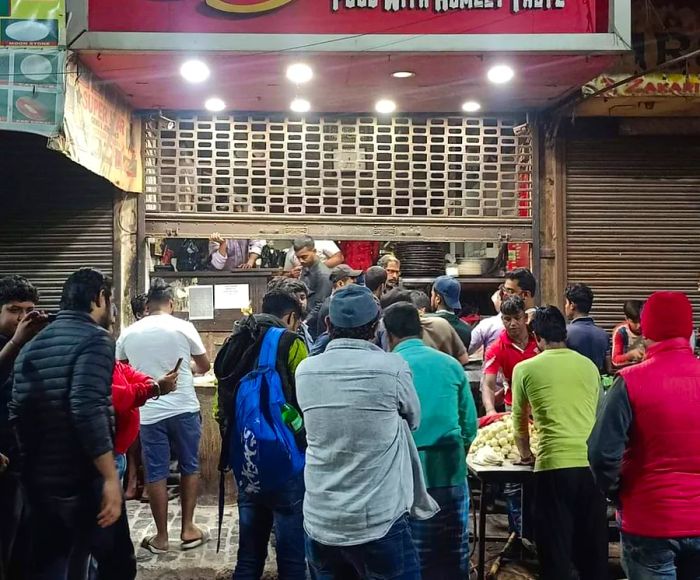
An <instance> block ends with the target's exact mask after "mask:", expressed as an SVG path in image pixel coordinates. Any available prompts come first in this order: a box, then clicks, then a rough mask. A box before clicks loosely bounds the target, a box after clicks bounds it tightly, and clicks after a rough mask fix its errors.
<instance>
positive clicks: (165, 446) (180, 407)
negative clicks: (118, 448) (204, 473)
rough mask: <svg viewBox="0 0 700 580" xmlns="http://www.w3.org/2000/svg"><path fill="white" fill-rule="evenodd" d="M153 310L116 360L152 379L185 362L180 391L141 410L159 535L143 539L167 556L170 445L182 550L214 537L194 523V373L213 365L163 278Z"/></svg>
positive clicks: (121, 345) (197, 423) (198, 427)
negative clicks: (177, 311) (175, 462)
mask: <svg viewBox="0 0 700 580" xmlns="http://www.w3.org/2000/svg"><path fill="white" fill-rule="evenodd" d="M148 310H149V316H147V317H146V318H143V319H141V320H139V321H138V322H136V323H134V324H133V325H131V326H130V327H128V328H127V329H126V330H124V332H123V333H122V335H121V336H120V337H119V341H118V342H117V359H118V360H121V361H128V363H129V364H130V365H131V366H133V367H134V368H135V369H137V370H139V371H141V372H142V373H144V374H147V375H149V376H152V377H159V376H162V375H163V374H165V373H166V372H167V371H168V369H173V368H175V367H176V366H177V364H178V361H180V360H181V364H180V367H179V376H178V381H177V390H176V391H174V392H173V393H170V394H168V395H167V396H163V397H156V398H155V399H151V400H149V401H148V402H147V403H146V405H145V406H144V407H142V409H141V446H142V448H143V463H144V469H145V479H146V487H147V489H148V495H149V498H150V503H151V511H152V513H153V518H154V520H155V522H156V529H157V532H158V533H157V534H156V535H155V536H150V537H146V538H144V540H143V543H142V546H143V547H144V548H146V549H147V550H149V551H150V552H152V553H154V554H164V553H165V552H167V551H168V549H169V539H168V490H167V487H166V483H167V479H168V474H169V464H170V450H171V446H172V447H173V448H174V451H175V455H176V456H177V459H178V463H179V467H180V474H181V476H182V479H181V482H180V491H181V502H182V533H181V540H182V544H181V548H182V549H183V550H189V549H192V548H196V547H199V546H201V545H202V544H203V543H205V542H206V541H207V540H208V539H209V531H208V530H201V529H199V528H197V527H196V526H195V525H194V523H193V517H194V509H195V506H196V504H197V492H198V487H199V442H200V439H201V435H202V421H201V416H200V413H199V401H198V399H197V394H196V393H195V390H194V380H193V375H192V372H193V370H194V371H195V372H197V373H206V372H207V371H208V370H209V367H210V364H209V359H208V357H207V354H206V349H205V348H204V344H203V343H202V339H201V338H200V337H199V334H198V333H197V330H196V329H195V328H194V326H193V325H192V324H191V323H190V322H187V321H184V320H180V319H178V318H175V317H174V316H173V315H172V313H173V289H172V287H171V286H170V285H168V284H166V282H165V281H164V280H162V279H160V278H156V279H154V280H153V283H152V286H151V289H150V291H149V293H148ZM190 361H192V366H190ZM192 367H193V368H192Z"/></svg>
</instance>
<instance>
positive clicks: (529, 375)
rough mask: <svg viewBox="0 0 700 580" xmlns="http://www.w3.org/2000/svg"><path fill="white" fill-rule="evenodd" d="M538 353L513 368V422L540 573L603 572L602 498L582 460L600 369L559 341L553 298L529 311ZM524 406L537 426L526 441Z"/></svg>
mask: <svg viewBox="0 0 700 580" xmlns="http://www.w3.org/2000/svg"><path fill="white" fill-rule="evenodd" d="M531 326H532V331H533V332H534V334H535V339H536V340H537V345H538V347H539V349H540V351H541V354H539V355H537V356H536V357H534V358H531V359H528V360H526V361H523V362H521V363H519V364H517V365H516V367H515V371H514V373H513V429H514V431H515V442H516V443H517V445H518V450H519V451H520V456H521V458H522V462H523V463H534V465H535V502H534V503H535V510H534V513H535V514H536V515H535V538H536V540H537V552H538V556H539V561H540V577H541V578H542V580H562V579H563V578H571V577H572V576H571V572H572V569H573V568H576V569H577V571H578V577H579V578H581V580H600V579H603V578H608V569H607V566H608V533H607V518H606V509H607V508H606V503H605V498H604V497H603V494H602V493H601V492H600V491H599V490H598V489H597V488H596V486H595V483H594V481H593V474H592V473H591V469H590V466H589V463H588V447H587V440H588V437H589V435H590V434H591V430H592V429H593V425H594V423H595V418H596V409H597V407H598V402H599V400H600V397H601V395H602V391H601V386H600V373H599V372H598V368H597V367H596V365H595V364H593V363H592V362H591V361H590V360H589V359H588V358H586V357H585V356H583V355H580V354H579V353H577V352H575V351H573V350H570V349H568V348H567V347H566V321H565V320H564V315H563V314H562V313H561V312H560V311H559V310H558V309H557V308H556V307H554V306H547V307H545V308H538V309H537V310H536V312H535V315H534V318H533V319H532V323H531ZM530 414H532V417H533V418H534V421H535V427H537V430H538V431H539V434H540V443H539V450H538V453H537V459H536V460H535V458H534V455H533V453H532V451H531V449H530V436H529V427H528V422H529V418H530Z"/></svg>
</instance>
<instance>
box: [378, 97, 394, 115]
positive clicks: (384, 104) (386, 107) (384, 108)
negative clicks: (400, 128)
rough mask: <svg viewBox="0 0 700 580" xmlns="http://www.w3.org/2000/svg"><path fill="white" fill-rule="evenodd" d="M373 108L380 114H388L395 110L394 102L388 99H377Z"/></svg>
mask: <svg viewBox="0 0 700 580" xmlns="http://www.w3.org/2000/svg"><path fill="white" fill-rule="evenodd" d="M374 108H375V110H376V111H377V113H380V114H382V115H388V114H390V113H393V112H394V111H395V110H396V103H395V102H394V101H392V100H390V99H381V100H379V101H377V104H376V105H374Z"/></svg>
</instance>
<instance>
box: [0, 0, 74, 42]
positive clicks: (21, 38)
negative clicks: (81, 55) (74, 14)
mask: <svg viewBox="0 0 700 580" xmlns="http://www.w3.org/2000/svg"><path fill="white" fill-rule="evenodd" d="M65 15H66V6H65V0H0V46H16V47H24V46H47V47H52V46H63V45H65V21H66V18H65Z"/></svg>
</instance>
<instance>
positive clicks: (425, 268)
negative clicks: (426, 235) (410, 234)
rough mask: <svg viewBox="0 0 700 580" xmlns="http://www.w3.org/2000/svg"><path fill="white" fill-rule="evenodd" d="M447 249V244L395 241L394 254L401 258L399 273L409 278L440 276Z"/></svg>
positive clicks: (443, 267)
mask: <svg viewBox="0 0 700 580" xmlns="http://www.w3.org/2000/svg"><path fill="white" fill-rule="evenodd" d="M448 251H449V246H448V244H442V243H435V242H397V243H396V255H397V256H398V258H399V259H400V260H401V275H402V276H405V277H409V278H419V277H430V276H442V275H443V274H444V273H445V255H446V254H447V252H448Z"/></svg>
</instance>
